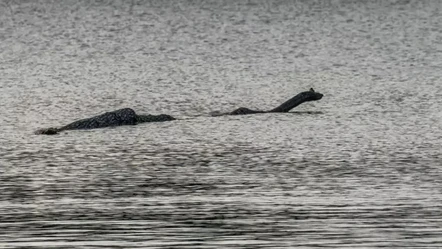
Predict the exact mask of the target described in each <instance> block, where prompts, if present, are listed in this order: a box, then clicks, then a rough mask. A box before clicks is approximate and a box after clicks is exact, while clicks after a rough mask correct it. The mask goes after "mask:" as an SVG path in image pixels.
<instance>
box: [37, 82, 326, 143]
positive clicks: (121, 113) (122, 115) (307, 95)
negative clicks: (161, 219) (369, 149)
mask: <svg viewBox="0 0 442 249" xmlns="http://www.w3.org/2000/svg"><path fill="white" fill-rule="evenodd" d="M323 96H324V95H323V94H321V93H318V92H315V90H313V88H310V91H306V92H302V93H299V94H298V95H296V96H295V97H293V98H291V99H289V100H287V101H286V102H284V103H282V104H281V105H280V106H278V107H276V108H274V109H272V110H270V111H259V110H251V109H248V108H245V107H241V108H238V109H236V110H234V111H233V112H230V113H223V114H219V113H218V114H216V113H213V114H212V116H220V115H246V114H255V113H270V112H289V111H290V110H291V109H293V108H295V107H296V106H298V105H300V104H302V103H304V102H307V101H314V100H320V99H322V97H323ZM171 120H175V118H174V117H172V116H170V115H167V114H160V115H138V114H136V113H135V111H134V110H132V109H131V108H123V109H120V110H116V111H112V112H106V113H103V114H100V115H98V116H95V117H91V118H86V119H81V120H78V121H75V122H72V123H70V124H68V125H65V126H63V127H60V128H47V129H40V130H37V131H36V132H35V134H46V135H53V134H57V133H58V132H60V131H65V130H82V129H95V128H104V127H111V126H121V125H136V124H140V123H146V122H164V121H171Z"/></svg>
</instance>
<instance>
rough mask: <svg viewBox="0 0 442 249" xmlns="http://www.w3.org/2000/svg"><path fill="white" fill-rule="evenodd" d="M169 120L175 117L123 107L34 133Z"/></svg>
mask: <svg viewBox="0 0 442 249" xmlns="http://www.w3.org/2000/svg"><path fill="white" fill-rule="evenodd" d="M170 120H175V118H174V117H172V116H170V115H166V114H160V115H137V114H136V113H135V111H134V110H132V109H131V108H123V109H120V110H116V111H112V112H106V113H103V114H100V115H98V116H95V117H92V118H85V119H81V120H78V121H75V122H72V123H70V124H68V125H65V126H63V127H60V128H47V129H40V130H37V131H36V132H35V134H46V135H54V134H57V133H58V132H60V131H65V130H84V129H95V128H104V127H110V126H121V125H136V124H140V123H146V122H163V121H170Z"/></svg>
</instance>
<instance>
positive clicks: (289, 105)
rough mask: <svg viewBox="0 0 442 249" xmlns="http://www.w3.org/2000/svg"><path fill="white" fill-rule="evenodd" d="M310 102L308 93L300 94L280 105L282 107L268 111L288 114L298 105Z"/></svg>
mask: <svg viewBox="0 0 442 249" xmlns="http://www.w3.org/2000/svg"><path fill="white" fill-rule="evenodd" d="M310 100H311V94H310V93H309V92H302V93H299V94H297V95H296V96H295V97H293V98H291V99H289V100H287V101H286V102H284V103H282V105H280V106H278V107H276V108H274V109H272V110H270V111H269V112H289V111H290V110H291V109H293V108H295V107H297V106H298V105H300V104H302V103H304V102H306V101H310Z"/></svg>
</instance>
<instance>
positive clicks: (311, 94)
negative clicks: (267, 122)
mask: <svg viewBox="0 0 442 249" xmlns="http://www.w3.org/2000/svg"><path fill="white" fill-rule="evenodd" d="M323 96H324V95H323V94H321V93H318V92H315V90H313V88H310V91H306V92H302V93H299V94H297V95H296V96H295V97H293V98H291V99H289V100H287V101H286V102H284V103H282V104H281V105H280V106H278V107H276V108H274V109H272V110H270V111H260V110H251V109H249V108H245V107H241V108H238V109H236V110H234V111H233V112H228V113H217V112H213V113H211V114H212V116H222V115H246V114H255V113H269V112H289V111H290V110H291V109H293V108H295V107H297V106H298V105H300V104H302V103H304V102H307V101H315V100H320V99H322V97H323Z"/></svg>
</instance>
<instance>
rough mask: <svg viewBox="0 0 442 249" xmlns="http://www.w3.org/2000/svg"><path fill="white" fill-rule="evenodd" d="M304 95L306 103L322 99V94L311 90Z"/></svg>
mask: <svg viewBox="0 0 442 249" xmlns="http://www.w3.org/2000/svg"><path fill="white" fill-rule="evenodd" d="M304 93H305V94H306V95H307V96H308V99H307V101H313V100H320V99H322V97H324V94H322V93H318V92H315V90H313V88H310V91H308V92H304Z"/></svg>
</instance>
